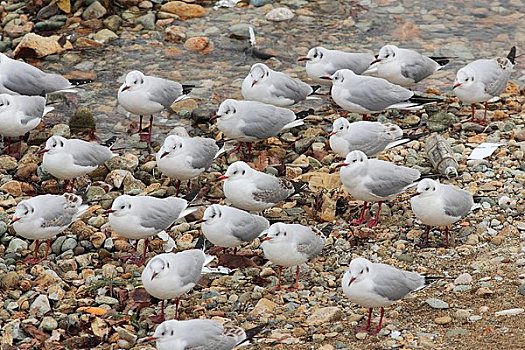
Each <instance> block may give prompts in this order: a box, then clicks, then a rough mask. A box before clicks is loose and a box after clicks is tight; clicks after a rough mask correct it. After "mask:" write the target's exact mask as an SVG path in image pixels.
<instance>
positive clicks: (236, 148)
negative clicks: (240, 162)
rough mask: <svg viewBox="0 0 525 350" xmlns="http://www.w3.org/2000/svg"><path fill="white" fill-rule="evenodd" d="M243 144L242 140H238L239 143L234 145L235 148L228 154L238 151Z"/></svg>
mask: <svg viewBox="0 0 525 350" xmlns="http://www.w3.org/2000/svg"><path fill="white" fill-rule="evenodd" d="M243 144H244V143H243V142H239V144H238V145H237V147H235V149H234V150H233V151H231V153H230V155H231V154H235V153H237V152H239V151H240V150H241V148H242V146H243Z"/></svg>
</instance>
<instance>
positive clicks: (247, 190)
mask: <svg viewBox="0 0 525 350" xmlns="http://www.w3.org/2000/svg"><path fill="white" fill-rule="evenodd" d="M223 189H224V196H225V197H226V199H228V200H229V201H230V202H231V203H232V205H233V206H234V207H237V208H239V209H244V210H247V211H257V212H259V211H263V210H264V209H268V208H271V207H273V206H274V205H275V203H265V202H259V201H256V200H255V199H254V198H253V190H254V188H253V185H251V184H250V183H249V182H246V181H242V180H241V181H225V182H224V187H223Z"/></svg>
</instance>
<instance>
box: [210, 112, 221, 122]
mask: <svg viewBox="0 0 525 350" xmlns="http://www.w3.org/2000/svg"><path fill="white" fill-rule="evenodd" d="M220 117H221V116H220V115H217V114H215V115H212V116H211V117H210V122H212V121H214V120H215V119H217V118H220Z"/></svg>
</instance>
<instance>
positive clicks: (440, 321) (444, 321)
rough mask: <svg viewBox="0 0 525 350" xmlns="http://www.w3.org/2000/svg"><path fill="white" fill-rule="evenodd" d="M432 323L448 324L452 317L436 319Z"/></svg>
mask: <svg viewBox="0 0 525 350" xmlns="http://www.w3.org/2000/svg"><path fill="white" fill-rule="evenodd" d="M434 322H435V323H436V324H439V325H445V324H449V323H450V322H452V317H450V316H442V317H436V318H435V319H434Z"/></svg>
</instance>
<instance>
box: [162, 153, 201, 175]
mask: <svg viewBox="0 0 525 350" xmlns="http://www.w3.org/2000/svg"><path fill="white" fill-rule="evenodd" d="M157 166H158V167H159V170H160V171H162V173H163V174H165V175H167V176H169V177H170V178H172V179H175V180H182V181H184V180H189V179H193V178H194V177H197V176H199V175H200V174H202V173H203V172H204V169H195V168H192V167H190V166H189V165H188V163H187V162H186V160H185V157H183V156H182V157H181V156H175V157H170V156H166V157H164V158H159V157H157Z"/></svg>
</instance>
